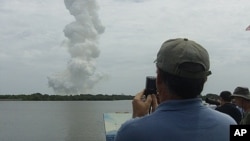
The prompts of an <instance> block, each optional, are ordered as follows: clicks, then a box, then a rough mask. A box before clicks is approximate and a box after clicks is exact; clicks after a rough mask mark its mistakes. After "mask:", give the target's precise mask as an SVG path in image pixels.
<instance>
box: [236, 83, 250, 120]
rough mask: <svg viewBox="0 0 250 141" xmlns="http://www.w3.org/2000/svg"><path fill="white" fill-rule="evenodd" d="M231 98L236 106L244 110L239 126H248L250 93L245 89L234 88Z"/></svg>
mask: <svg viewBox="0 0 250 141" xmlns="http://www.w3.org/2000/svg"><path fill="white" fill-rule="evenodd" d="M232 98H233V99H234V102H235V104H236V105H238V106H239V107H241V108H242V109H243V110H244V116H243V119H242V120H241V121H240V124H241V125H244V124H247V125H250V93H249V90H248V88H247V87H237V88H235V90H234V92H233V95H232Z"/></svg>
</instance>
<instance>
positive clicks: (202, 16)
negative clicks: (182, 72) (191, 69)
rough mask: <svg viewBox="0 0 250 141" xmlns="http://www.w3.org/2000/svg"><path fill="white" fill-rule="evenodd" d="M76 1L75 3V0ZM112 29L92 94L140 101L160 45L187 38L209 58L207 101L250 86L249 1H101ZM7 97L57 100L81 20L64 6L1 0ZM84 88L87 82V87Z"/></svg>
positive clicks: (0, 76) (1, 90)
mask: <svg viewBox="0 0 250 141" xmlns="http://www.w3.org/2000/svg"><path fill="white" fill-rule="evenodd" d="M69 1H70V0H69ZM96 3H97V5H98V6H99V9H98V10H96V12H97V14H98V15H97V17H98V18H99V20H100V23H101V24H102V25H103V27H105V31H104V32H103V33H101V34H99V35H98V38H96V40H95V42H96V43H98V44H97V47H98V49H99V51H100V54H99V56H98V57H96V58H95V59H94V61H95V62H96V63H95V64H94V65H95V66H94V68H95V69H93V71H94V74H93V75H96V74H101V76H102V77H101V78H102V79H101V80H100V81H98V82H97V83H95V84H94V85H93V88H91V89H90V90H88V91H87V93H91V94H99V93H101V94H128V95H135V94H136V93H137V92H139V91H141V90H142V89H143V88H144V87H145V77H146V76H148V75H156V69H155V64H154V63H153V61H154V60H155V58H156V54H157V52H158V50H159V48H160V46H161V44H162V43H163V42H164V41H165V40H167V39H170V38H178V37H185V38H189V39H191V40H195V41H196V42H198V43H200V44H201V45H203V46H204V47H205V48H206V49H207V50H208V52H209V54H210V60H211V62H210V63H211V71H212V75H211V76H209V78H208V81H207V83H206V84H205V88H204V91H203V95H204V94H207V93H215V94H218V93H220V92H221V91H222V90H230V91H233V90H234V88H236V87H237V86H246V87H250V83H249V82H250V74H249V73H250V31H246V30H245V29H246V27H247V26H249V25H250V20H249V19H250V12H249V7H250V1H248V0H202V1H198V0H174V1H173V0H97V1H96ZM0 19H1V20H0V94H32V93H36V92H39V93H42V94H55V92H54V90H53V88H52V87H49V85H48V78H49V77H52V76H55V75H56V74H57V73H60V72H63V71H64V70H65V69H66V68H67V67H68V63H69V62H70V60H71V57H72V55H71V54H70V53H69V51H68V49H67V47H65V45H64V43H65V40H66V39H67V37H65V36H64V32H63V30H64V28H65V26H66V25H68V24H69V23H71V22H74V21H75V18H74V16H73V15H71V14H70V12H69V10H68V9H67V8H66V6H65V3H64V1H63V0H0ZM85 83H88V81H87V82H85Z"/></svg>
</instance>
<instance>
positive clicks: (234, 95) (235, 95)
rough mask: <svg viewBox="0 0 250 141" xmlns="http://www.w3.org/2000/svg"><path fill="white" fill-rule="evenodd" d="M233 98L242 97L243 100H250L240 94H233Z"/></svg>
mask: <svg viewBox="0 0 250 141" xmlns="http://www.w3.org/2000/svg"><path fill="white" fill-rule="evenodd" d="M231 97H241V98H244V99H247V100H250V97H245V96H243V95H238V94H233V95H231Z"/></svg>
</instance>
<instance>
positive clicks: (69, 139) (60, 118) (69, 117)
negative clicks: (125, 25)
mask: <svg viewBox="0 0 250 141" xmlns="http://www.w3.org/2000/svg"><path fill="white" fill-rule="evenodd" d="M131 111H132V106H131V101H130V100H125V101H38V102H37V101H0V141H105V131H104V121H103V113H108V112H131Z"/></svg>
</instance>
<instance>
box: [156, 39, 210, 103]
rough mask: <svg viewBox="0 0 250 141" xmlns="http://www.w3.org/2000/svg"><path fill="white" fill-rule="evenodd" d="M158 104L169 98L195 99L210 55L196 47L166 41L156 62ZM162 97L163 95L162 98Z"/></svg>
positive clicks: (199, 90)
mask: <svg viewBox="0 0 250 141" xmlns="http://www.w3.org/2000/svg"><path fill="white" fill-rule="evenodd" d="M155 62H156V67H157V82H156V83H157V91H158V92H159V98H160V101H164V100H165V99H166V93H168V97H169V95H171V96H170V97H174V98H179V99H188V98H195V97H197V96H198V95H200V94H201V92H202V90H203V86H204V83H205V82H206V80H207V76H208V75H209V74H211V72H210V71H209V67H210V62H209V55H208V52H207V51H206V49H205V48H203V47H202V46H201V45H199V44H198V43H196V42H194V41H192V40H188V39H185V38H184V39H183V38H177V39H170V40H167V41H165V42H164V43H163V44H162V46H161V48H160V50H159V52H158V54H157V59H156V60H155ZM161 93H164V94H161Z"/></svg>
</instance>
